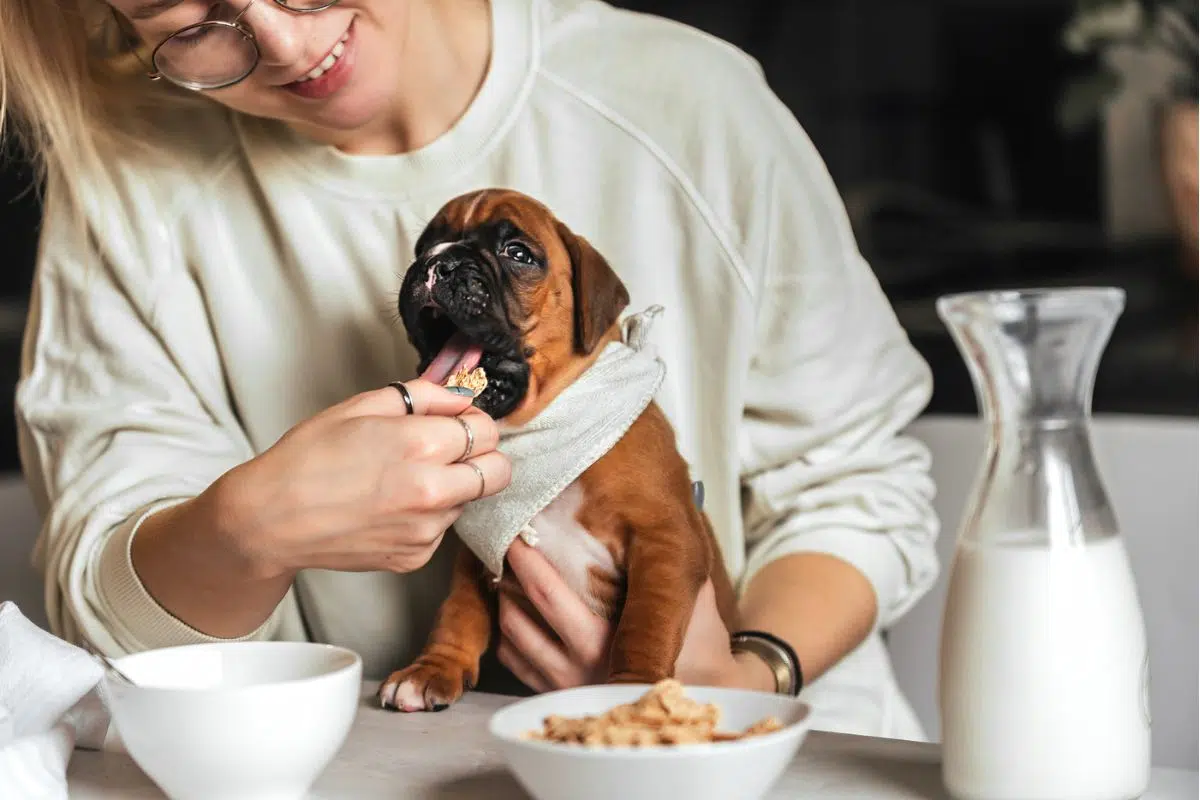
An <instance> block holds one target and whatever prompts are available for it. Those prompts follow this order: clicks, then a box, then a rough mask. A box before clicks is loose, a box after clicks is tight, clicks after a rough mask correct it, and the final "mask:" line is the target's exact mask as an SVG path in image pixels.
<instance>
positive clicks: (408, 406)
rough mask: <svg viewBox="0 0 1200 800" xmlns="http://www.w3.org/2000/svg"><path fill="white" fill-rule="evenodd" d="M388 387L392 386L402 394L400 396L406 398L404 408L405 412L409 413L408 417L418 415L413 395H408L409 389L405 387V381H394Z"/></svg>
mask: <svg viewBox="0 0 1200 800" xmlns="http://www.w3.org/2000/svg"><path fill="white" fill-rule="evenodd" d="M388 386H390V387H392V388H393V389H395V390H396V391H398V392H399V393H400V396H401V397H403V398H404V408H405V410H407V411H408V415H409V416H410V417H411V416H415V415H416V413H417V409H416V406H414V405H413V399H412V395H411V394H409V393H408V387H407V386H405V385H404V382H403V381H392V382H391V383H389V384H388Z"/></svg>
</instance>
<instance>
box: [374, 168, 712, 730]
mask: <svg viewBox="0 0 1200 800" xmlns="http://www.w3.org/2000/svg"><path fill="white" fill-rule="evenodd" d="M415 250H416V260H415V261H414V262H413V264H412V266H411V267H410V268H409V270H408V272H407V274H406V275H405V278H404V280H403V282H402V285H401V290H400V297H399V303H398V305H399V311H400V317H401V319H402V320H403V323H404V326H405V328H406V331H407V333H408V337H409V340H410V342H411V343H412V344H413V346H414V347H415V348H416V350H417V352H418V354H419V356H420V369H421V371H424V370H426V369H427V368H430V367H431V366H432V367H433V369H432V370H431V373H430V374H431V376H433V379H434V380H437V381H442V380H445V378H446V377H447V376H449V375H451V374H454V373H455V372H457V371H458V370H459V369H461V368H463V367H465V368H467V369H472V368H474V367H475V366H477V365H480V366H482V367H483V368H484V370H485V371H486V374H487V377H488V384H487V387H486V388H485V389H484V391H483V392H482V393H481V394H480V395H479V396H478V397H477V398H476V399H475V404H476V406H478V407H479V408H480V409H482V410H483V411H485V412H487V413H488V414H489V415H491V416H492V417H493V418H495V419H496V420H497V421H498V422H499V423H500V426H501V430H502V431H503V430H504V429H505V428H508V427H512V426H519V425H522V424H523V423H526V422H528V421H529V420H531V419H533V418H534V417H536V416H537V414H538V413H539V412H540V411H542V410H543V409H545V408H546V407H547V405H548V404H549V403H550V402H551V401H552V400H553V399H554V398H555V397H556V396H557V395H558V394H559V393H560V392H562V391H563V389H564V388H565V387H567V386H568V385H570V384H571V382H572V381H574V380H575V379H576V378H578V377H579V376H580V375H581V374H583V373H584V371H585V370H587V369H588V367H589V366H590V365H591V364H592V363H594V362H595V361H596V359H597V357H598V355H599V353H600V351H601V350H602V349H603V348H604V346H605V345H606V344H607V343H608V342H611V341H619V340H620V338H621V328H620V326H619V324H618V318H619V316H620V315H621V313H622V311H623V310H624V309H625V307H626V305H627V304H628V303H629V294H628V292H627V291H626V288H625V286H624V284H622V282H621V280H620V278H618V277H617V275H616V273H615V272H614V271H613V270H612V268H611V267H610V266H609V264H608V263H607V261H605V259H604V258H603V257H602V256H601V255H600V253H598V252H597V251H596V250H595V249H594V248H593V247H592V246H591V245H590V244H589V243H588V242H587V241H585V240H584V239H583V238H582V237H580V236H577V235H575V234H574V233H572V232H571V231H570V230H569V229H568V228H567V226H566V225H564V224H563V223H562V222H560V221H558V220H557V219H556V218H555V217H554V215H553V214H552V213H551V212H550V211H549V209H547V208H546V207H545V206H543V205H542V204H541V203H539V202H537V201H535V200H534V199H532V198H530V197H527V196H525V195H522V194H520V193H517V192H514V191H507V190H496V189H491V190H483V191H479V192H473V193H470V194H467V195H463V196H461V197H457V198H455V199H453V200H451V201H450V202H449V203H447V204H446V205H445V206H444V207H443V208H442V209H441V210H440V211H439V212H438V214H437V215H436V217H435V218H434V219H433V220H432V221H431V222H430V223H429V225H428V226H427V227H426V229H425V230H424V232H423V233H422V235H421V236H420V238H419V240H418V241H417V244H416V248H415ZM502 494H503V493H501V495H502ZM539 516H540V517H543V518H544V517H548V516H553V517H554V518H555V520H556V522H554V523H551V524H547V525H543V526H538V525H537V519H536V518H535V524H534V527H535V528H536V529H537V533H538V536H539V537H540V538H541V540H542V541H541V542H540V543H539V545H538V546H539V549H541V550H542V552H543V553H544V554H545V555H546V556H547V558H549V559H550V560H551V562H552V563H554V565H555V567H556V568H557V569H558V571H559V572H560V574H562V575H563V577H564V578H565V579H566V581H567V582H568V583H569V584H570V585H571V586H572V588H573V589H574V590H575V591H576V592H577V593H578V594H579V595H581V596H582V597H583V598H584V599H585V600H586V602H587V603H588V605H589V606H590V607H591V608H592V609H593V611H595V612H596V613H598V614H601V615H603V616H605V617H606V618H609V619H611V620H616V622H617V624H616V628H615V634H614V638H613V642H612V649H611V660H610V664H609V670H608V681H609V682H645V683H654V682H655V681H658V680H660V679H662V678H666V677H670V676H672V674H673V672H674V665H675V660H676V658H677V657H678V655H679V651H680V649H681V647H682V645H683V637H684V632H685V630H686V628H687V625H688V622H689V621H690V619H691V614H692V610H693V607H694V605H695V601H696V597H697V595H698V593H699V591H700V589H701V588H702V586H703V584H704V582H705V580H706V579H708V578H709V577H711V578H712V579H713V584H714V587H715V589H716V592H717V598H718V605H719V608H720V610H721V614H722V617H723V618H724V620H725V622H726V624H727V625H729V626H730V628H731V629H733V626H734V608H735V603H734V594H733V589H732V585H731V582H730V580H729V577H728V575H727V574H726V572H725V568H724V564H723V562H722V560H721V557H720V553H719V551H718V548H717V543H716V540H715V537H714V536H713V532H712V528H711V526H710V524H709V522H708V519H707V517H706V516H705V514H704V513H703V511H702V510H701V509H700V508H698V507H697V503H696V502H695V497H694V495H693V486H692V483H691V479H690V476H689V474H688V468H687V465H686V464H685V462H684V459H683V458H682V456H681V455H680V454H679V452H678V450H677V449H676V443H675V434H674V431H673V430H672V428H671V425H670V423H669V422H668V420H667V418H666V416H665V415H664V414H663V412H662V411H661V410H660V409H659V408H658V406H657V405H655V404H654V403H653V402H651V403H650V405H649V406H648V407H647V408H646V409H645V410H644V411H643V412H642V413H641V414H640V416H638V417H637V419H636V421H634V423H633V425H632V426H631V427H630V428H629V429H628V431H627V432H626V433H625V434H624V436H623V437H622V438H621V439H620V440H619V441H618V442H617V444H616V446H614V447H613V448H612V449H611V450H609V451H608V452H607V453H606V454H605V455H603V456H602V457H601V458H600V459H599V460H598V461H596V462H595V463H593V464H592V465H591V466H590V467H589V468H588V469H587V470H586V471H585V472H584V473H583V474H582V475H581V476H580V477H579V479H578V480H576V481H575V482H574V483H573V484H572V485H571V486H570V487H568V489H567V490H566V491H564V492H563V493H562V494H561V495H560V496H559V498H558V499H557V500H555V501H554V502H552V503H551V505H550V506H549V507H548V508H547V509H545V510H544V511H543V512H542V514H540V515H539ZM554 537H559V539H560V540H559V541H550V539H553V538H554ZM497 591H500V592H509V593H512V596H513V597H514V599H517V600H518V602H522V605H523V606H524V607H526V608H531V606H529V604H528V600H527V599H526V598H524V597H523V592H522V590H521V587H520V584H519V583H517V581H516V580H515V579H514V578H513V576H512V572H511V570H505V572H504V575H503V577H502V579H501V580H500V582H499V584H498V585H496V584H495V583H494V581H493V580H492V579H491V576H489V575H488V574H487V570H486V569H485V568H484V567H483V564H482V563H481V562H480V560H479V559H478V558H476V557H475V555H473V553H472V552H471V550H470V549H469V548H467V547H465V546H462V545H461V544H460V545H459V551H458V555H457V560H456V562H455V566H454V572H453V577H452V580H451V586H450V593H449V596H448V597H447V598H446V600H445V602H444V603H443V605H442V606H441V608H440V610H439V613H438V615H437V618H436V620H435V623H434V627H433V630H432V632H431V633H430V636H429V638H428V640H427V642H426V644H425V647H424V649H423V651H422V652H421V654H420V655H419V656H418V658H417V659H416V660H415V662H414V663H413V664H411V665H410V666H408V667H407V668H405V669H402V670H399V671H398V672H395V673H393V674H392V675H391V676H390V677H389V678H388V679H387V680H386V681H385V682H384V684H383V685H382V686H381V688H380V692H379V694H380V701H381V702H382V704H383V705H384V706H386V707H392V708H397V709H400V710H404V711H421V710H433V711H438V710H442V709H444V708H446V707H447V706H449V705H450V704H451V703H453V702H454V701H456V700H457V699H458V698H459V697H461V696H462V694H463V692H464V691H466V690H469V689H471V688H472V687H474V685H475V684H476V682H477V680H478V678H479V669H480V659H481V657H482V656H483V655H484V654H485V652H486V651H487V649H488V647H489V644H490V640H491V638H492V631H493V622H494V621H495V619H496V617H497V604H496V601H497ZM535 618H536V617H535Z"/></svg>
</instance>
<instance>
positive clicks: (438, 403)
mask: <svg viewBox="0 0 1200 800" xmlns="http://www.w3.org/2000/svg"><path fill="white" fill-rule="evenodd" d="M404 385H405V387H406V388H407V389H408V396H409V397H411V398H412V401H413V410H414V411H415V412H416V414H417V416H424V415H426V414H434V415H437V416H454V415H456V414H461V413H463V412H464V411H466V410H467V409H469V408H471V401H472V399H473V398H472V397H471V396H470V395H461V394H456V393H454V392H452V391H450V390H449V389H447V388H446V387H444V386H439V385H438V384H436V383H430V382H429V381H427V380H422V379H421V378H417V379H415V380H411V381H405V382H404ZM334 408H339V409H341V410H342V411H343V412H344V413H345V414H346V416H350V417H370V416H380V417H403V416H406V415H407V414H408V409H407V407H406V406H405V404H404V396H403V395H402V394H401V393H400V390H399V389H397V388H396V387H395V386H383V387H381V388H379V389H372V390H370V391H368V392H363V393H361V394H357V395H355V396H353V397H351V398H350V399H348V400H346V401H344V402H343V403H341V404H340V405H338V406H334ZM479 413H482V412H479Z"/></svg>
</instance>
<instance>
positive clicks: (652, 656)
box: [608, 518, 709, 683]
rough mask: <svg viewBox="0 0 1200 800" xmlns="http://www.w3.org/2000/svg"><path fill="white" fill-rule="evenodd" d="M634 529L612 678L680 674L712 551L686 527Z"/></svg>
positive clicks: (642, 679) (635, 679) (616, 680)
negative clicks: (679, 664) (678, 662)
mask: <svg viewBox="0 0 1200 800" xmlns="http://www.w3.org/2000/svg"><path fill="white" fill-rule="evenodd" d="M686 525H687V522H686V518H685V519H684V520H683V521H681V522H679V523H677V524H675V525H670V526H669V530H668V529H663V530H645V529H635V531H634V533H633V535H632V537H631V538H630V542H629V549H628V551H627V554H626V568H627V578H626V580H627V583H626V586H627V591H626V596H625V605H624V608H623V609H622V611H621V619H620V621H619V622H618V623H617V630H616V633H615V634H614V637H613V648H612V662H611V670H610V673H609V678H608V680H609V682H610V683H655V682H657V681H660V680H662V679H663V678H669V677H672V676H673V675H674V674H675V660H676V659H677V658H678V657H679V651H680V650H682V649H683V636H684V634H685V633H686V632H687V626H688V622H689V621H690V620H691V618H692V610H693V609H694V607H695V605H696V598H697V596H698V595H699V594H700V589H701V588H702V587H703V586H704V581H705V580H706V579H707V578H708V569H709V563H708V562H709V554H708V552H707V550H706V549H705V548H704V547H703V545H702V543H701V542H699V541H698V537H696V536H694V535H692V533H691V531H689V530H687V529H686Z"/></svg>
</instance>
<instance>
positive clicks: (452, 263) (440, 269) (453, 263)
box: [433, 255, 458, 278]
mask: <svg viewBox="0 0 1200 800" xmlns="http://www.w3.org/2000/svg"><path fill="white" fill-rule="evenodd" d="M456 269H458V259H457V258H455V257H454V256H444V255H443V256H438V257H437V258H436V259H435V260H434V262H433V274H434V275H436V276H437V277H439V278H445V277H448V276H449V275H450V273H452V272H454V270H456Z"/></svg>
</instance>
